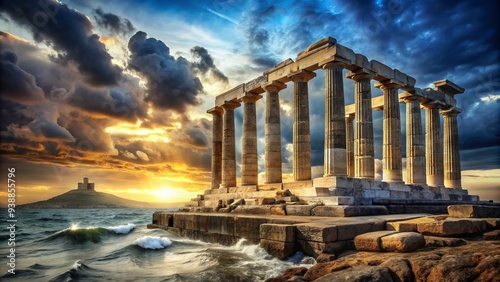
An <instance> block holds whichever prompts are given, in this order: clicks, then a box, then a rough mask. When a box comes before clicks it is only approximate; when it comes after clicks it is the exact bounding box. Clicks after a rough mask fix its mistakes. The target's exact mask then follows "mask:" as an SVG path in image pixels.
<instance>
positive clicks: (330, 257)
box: [316, 253, 337, 263]
mask: <svg viewBox="0 0 500 282" xmlns="http://www.w3.org/2000/svg"><path fill="white" fill-rule="evenodd" d="M336 258H337V256H336V255H334V254H327V253H322V254H320V255H319V256H318V257H317V258H316V262H317V263H322V262H329V261H334V260H335V259H336Z"/></svg>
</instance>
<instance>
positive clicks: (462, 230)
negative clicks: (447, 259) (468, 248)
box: [417, 218, 486, 237]
mask: <svg viewBox="0 0 500 282" xmlns="http://www.w3.org/2000/svg"><path fill="white" fill-rule="evenodd" d="M417 230H418V232H419V233H422V234H424V235H434V236H440V237H449V236H461V235H466V234H474V233H479V232H483V231H484V230H486V222H485V221H484V220H480V219H461V218H447V219H445V220H436V221H434V222H429V223H418V224H417Z"/></svg>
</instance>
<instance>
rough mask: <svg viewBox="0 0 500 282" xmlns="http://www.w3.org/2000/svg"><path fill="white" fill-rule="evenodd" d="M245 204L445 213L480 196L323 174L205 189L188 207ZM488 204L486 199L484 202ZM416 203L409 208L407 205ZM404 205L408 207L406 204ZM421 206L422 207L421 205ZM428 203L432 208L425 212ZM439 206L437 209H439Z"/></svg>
mask: <svg viewBox="0 0 500 282" xmlns="http://www.w3.org/2000/svg"><path fill="white" fill-rule="evenodd" d="M241 199H243V200H244V203H243V204H244V205H263V204H275V203H282V204H293V203H301V204H309V205H356V206H359V205H380V204H382V205H386V206H387V207H388V208H389V212H390V213H412V212H413V213H414V212H430V213H445V212H446V206H447V205H450V204H460V203H462V204H477V203H480V201H479V196H476V195H469V194H468V191H467V190H466V189H461V188H445V187H432V186H427V185H406V184H404V183H390V182H383V181H377V180H372V179H359V178H351V177H320V178H316V179H314V180H312V181H311V180H306V181H295V182H290V183H277V184H264V185H249V186H239V187H232V188H220V189H210V190H206V191H205V192H204V194H203V195H198V196H197V198H194V199H191V201H190V202H189V203H188V204H187V206H188V207H219V208H224V207H228V206H229V205H231V204H232V203H233V202H235V201H238V200H241ZM484 203H486V202H484ZM409 205H412V206H415V207H414V208H413V209H412V208H410V209H408V207H407V206H409ZM403 206H405V207H403ZM418 206H419V207H418ZM423 206H427V207H428V210H429V211H426V208H423ZM436 207H437V208H436Z"/></svg>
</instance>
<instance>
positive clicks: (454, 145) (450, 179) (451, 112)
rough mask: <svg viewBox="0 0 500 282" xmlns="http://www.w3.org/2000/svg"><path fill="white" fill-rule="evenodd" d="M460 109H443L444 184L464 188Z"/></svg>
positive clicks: (449, 186)
mask: <svg viewBox="0 0 500 282" xmlns="http://www.w3.org/2000/svg"><path fill="white" fill-rule="evenodd" d="M460 112H461V110H460V109H457V108H451V109H447V110H443V111H441V114H442V115H443V118H444V186H445V187H447V188H462V176H461V169H460V151H459V146H458V125H457V115H458V114H459V113H460Z"/></svg>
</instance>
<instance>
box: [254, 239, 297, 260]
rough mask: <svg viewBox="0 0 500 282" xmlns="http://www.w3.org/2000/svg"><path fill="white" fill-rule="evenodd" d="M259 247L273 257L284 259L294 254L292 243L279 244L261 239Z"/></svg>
mask: <svg viewBox="0 0 500 282" xmlns="http://www.w3.org/2000/svg"><path fill="white" fill-rule="evenodd" d="M260 246H261V247H262V248H263V249H264V250H266V252H267V253H269V254H270V255H272V256H273V257H276V258H279V259H284V258H286V257H289V256H290V255H292V254H293V253H295V243H294V242H280V241H272V240H266V239H261V240H260Z"/></svg>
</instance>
